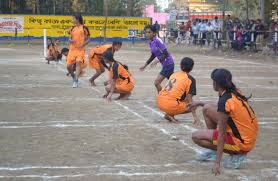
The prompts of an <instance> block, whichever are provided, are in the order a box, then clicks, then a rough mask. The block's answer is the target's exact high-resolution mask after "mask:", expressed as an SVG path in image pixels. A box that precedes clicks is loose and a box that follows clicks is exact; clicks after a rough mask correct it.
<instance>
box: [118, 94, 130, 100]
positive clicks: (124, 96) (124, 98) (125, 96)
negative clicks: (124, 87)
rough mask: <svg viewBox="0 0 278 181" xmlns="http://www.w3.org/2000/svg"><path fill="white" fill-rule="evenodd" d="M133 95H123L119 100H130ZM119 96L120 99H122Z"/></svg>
mask: <svg viewBox="0 0 278 181" xmlns="http://www.w3.org/2000/svg"><path fill="white" fill-rule="evenodd" d="M130 95H131V93H127V94H123V95H122V96H121V95H120V96H121V98H120V99H119V100H128V98H129V96H130ZM120 96H119V97H120Z"/></svg>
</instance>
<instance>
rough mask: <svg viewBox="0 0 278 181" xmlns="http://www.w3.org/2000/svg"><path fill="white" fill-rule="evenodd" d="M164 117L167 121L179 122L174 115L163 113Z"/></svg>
mask: <svg viewBox="0 0 278 181" xmlns="http://www.w3.org/2000/svg"><path fill="white" fill-rule="evenodd" d="M164 118H165V119H166V120H168V121H169V122H172V123H176V124H181V122H180V121H178V120H177V119H175V118H174V116H170V115H168V114H165V116H164Z"/></svg>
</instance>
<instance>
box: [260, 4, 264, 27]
mask: <svg viewBox="0 0 278 181" xmlns="http://www.w3.org/2000/svg"><path fill="white" fill-rule="evenodd" d="M260 17H261V20H262V22H263V23H265V0H260Z"/></svg>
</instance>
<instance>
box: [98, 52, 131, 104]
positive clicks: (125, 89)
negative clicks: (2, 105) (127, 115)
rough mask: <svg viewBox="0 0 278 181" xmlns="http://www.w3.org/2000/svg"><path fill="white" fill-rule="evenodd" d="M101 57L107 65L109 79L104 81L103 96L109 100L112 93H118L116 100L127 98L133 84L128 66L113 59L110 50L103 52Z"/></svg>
mask: <svg viewBox="0 0 278 181" xmlns="http://www.w3.org/2000/svg"><path fill="white" fill-rule="evenodd" d="M102 57H103V60H104V62H105V63H107V64H108V65H109V67H108V70H109V80H108V81H107V82H105V83H104V85H105V89H106V94H105V95H104V96H103V97H104V98H106V99H107V100H109V101H111V99H112V95H113V93H118V94H120V96H119V97H118V98H117V100H127V99H128V97H129V96H130V95H131V91H132V90H133V88H134V84H135V81H134V79H133V77H132V76H131V74H130V73H129V71H128V67H127V66H126V65H123V64H121V63H120V62H118V61H116V60H114V58H113V52H112V51H111V50H108V51H106V52H104V54H103V56H102Z"/></svg>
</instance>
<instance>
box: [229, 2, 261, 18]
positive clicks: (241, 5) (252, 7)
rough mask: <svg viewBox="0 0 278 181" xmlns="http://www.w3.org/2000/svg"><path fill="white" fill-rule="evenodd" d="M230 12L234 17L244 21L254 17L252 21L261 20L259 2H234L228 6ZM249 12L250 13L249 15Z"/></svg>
mask: <svg viewBox="0 0 278 181" xmlns="http://www.w3.org/2000/svg"><path fill="white" fill-rule="evenodd" d="M226 9H227V10H228V11H232V12H233V14H234V16H236V17H238V18H242V19H246V18H247V14H248V17H252V19H256V18H260V13H259V12H260V6H259V0H233V1H229V3H228V4H227V8H226ZM247 11H248V13H247Z"/></svg>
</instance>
